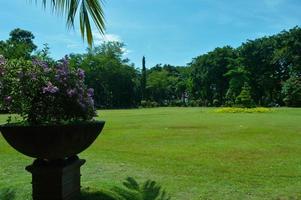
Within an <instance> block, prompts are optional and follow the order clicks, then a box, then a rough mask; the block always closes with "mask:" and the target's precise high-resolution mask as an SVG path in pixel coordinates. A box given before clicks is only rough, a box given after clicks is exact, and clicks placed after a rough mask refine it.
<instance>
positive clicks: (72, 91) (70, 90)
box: [67, 89, 76, 97]
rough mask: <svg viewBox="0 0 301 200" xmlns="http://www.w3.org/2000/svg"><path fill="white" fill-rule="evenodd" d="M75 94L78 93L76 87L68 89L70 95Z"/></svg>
mask: <svg viewBox="0 0 301 200" xmlns="http://www.w3.org/2000/svg"><path fill="white" fill-rule="evenodd" d="M75 94H76V90H75V89H68V90H67V95H68V97H73V96H74V95H75Z"/></svg>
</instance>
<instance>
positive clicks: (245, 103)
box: [235, 83, 254, 108]
mask: <svg viewBox="0 0 301 200" xmlns="http://www.w3.org/2000/svg"><path fill="white" fill-rule="evenodd" d="M235 104H236V106H238V107H243V108H251V107H254V102H253V99H252V97H251V88H250V86H249V85H248V84H247V83H245V85H244V86H243V87H242V90H241V92H240V94H239V95H238V96H237V97H236V100H235Z"/></svg>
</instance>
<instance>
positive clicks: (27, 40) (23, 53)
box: [0, 28, 37, 59]
mask: <svg viewBox="0 0 301 200" xmlns="http://www.w3.org/2000/svg"><path fill="white" fill-rule="evenodd" d="M9 35H10V37H9V39H8V40H6V41H0V54H1V55H3V56H4V57H5V58H7V59H13V58H25V59H30V58H31V54H32V52H33V51H34V50H36V49H37V46H36V45H35V44H34V43H33V39H34V38H35V37H34V35H33V34H32V33H31V32H30V31H26V30H22V29H19V28H17V29H14V30H12V31H11V32H10V34H9Z"/></svg>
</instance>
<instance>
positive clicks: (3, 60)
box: [0, 55, 5, 65]
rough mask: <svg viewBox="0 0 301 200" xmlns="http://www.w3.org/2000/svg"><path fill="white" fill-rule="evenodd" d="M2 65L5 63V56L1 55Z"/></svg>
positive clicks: (0, 62) (0, 63)
mask: <svg viewBox="0 0 301 200" xmlns="http://www.w3.org/2000/svg"><path fill="white" fill-rule="evenodd" d="M0 65H5V58H4V57H3V56H2V55H0Z"/></svg>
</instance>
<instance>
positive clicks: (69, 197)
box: [0, 121, 105, 200]
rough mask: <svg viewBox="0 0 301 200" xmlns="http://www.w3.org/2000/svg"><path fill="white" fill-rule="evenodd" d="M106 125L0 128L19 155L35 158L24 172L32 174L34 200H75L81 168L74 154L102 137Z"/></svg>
mask: <svg viewBox="0 0 301 200" xmlns="http://www.w3.org/2000/svg"><path fill="white" fill-rule="evenodd" d="M104 124H105V122H103V121H97V122H87V123H79V124H67V125H47V126H13V125H2V126H0V131H1V133H2V134H3V137H4V138H5V140H6V141H7V142H8V143H9V144H10V145H11V146H12V147H13V148H14V149H16V150H17V151H19V152H20V153H22V154H24V155H27V156H30V157H33V158H36V160H35V161H34V162H33V164H32V165H30V166H28V167H26V170H27V171H29V172H30V173H32V185H33V186H32V187H33V200H78V198H79V195H80V167H81V166H82V165H83V164H84V163H85V160H81V159H79V158H78V157H77V154H79V153H81V152H82V151H84V150H85V149H87V148H88V147H89V146H90V145H91V144H92V143H93V142H94V141H95V139H96V138H97V136H98V135H99V134H100V133H101V131H102V129H103V127H104Z"/></svg>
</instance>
